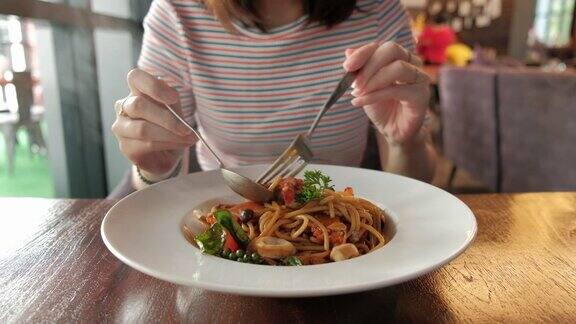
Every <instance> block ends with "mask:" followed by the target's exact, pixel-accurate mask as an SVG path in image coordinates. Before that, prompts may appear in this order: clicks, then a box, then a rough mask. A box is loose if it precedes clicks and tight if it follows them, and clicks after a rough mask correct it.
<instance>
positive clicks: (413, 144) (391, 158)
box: [376, 129, 437, 182]
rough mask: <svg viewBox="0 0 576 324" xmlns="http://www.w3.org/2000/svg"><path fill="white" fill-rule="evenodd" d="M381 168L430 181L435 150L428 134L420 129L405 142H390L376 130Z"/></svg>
mask: <svg viewBox="0 0 576 324" xmlns="http://www.w3.org/2000/svg"><path fill="white" fill-rule="evenodd" d="M376 133H377V135H376V137H377V140H378V150H379V152H380V161H381V164H382V169H383V170H384V171H387V172H391V173H395V174H399V175H403V176H407V177H410V178H414V179H417V180H421V181H424V182H431V181H432V178H433V177H434V171H435V168H436V158H437V155H436V150H435V149H434V146H433V145H432V143H431V140H430V136H429V134H428V133H427V131H426V130H425V129H422V130H421V131H420V133H419V134H418V135H417V136H414V138H413V139H412V140H410V141H408V142H406V143H403V144H396V143H390V142H389V141H388V140H386V138H385V137H384V135H382V134H380V133H379V132H376Z"/></svg>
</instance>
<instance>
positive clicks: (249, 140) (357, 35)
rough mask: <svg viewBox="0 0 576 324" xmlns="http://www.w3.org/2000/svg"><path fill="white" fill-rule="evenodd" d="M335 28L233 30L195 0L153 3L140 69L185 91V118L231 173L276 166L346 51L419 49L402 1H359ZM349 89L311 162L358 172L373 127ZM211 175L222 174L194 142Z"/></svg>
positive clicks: (301, 24)
mask: <svg viewBox="0 0 576 324" xmlns="http://www.w3.org/2000/svg"><path fill="white" fill-rule="evenodd" d="M357 5H358V9H359V10H358V9H356V10H354V12H353V14H352V15H351V16H350V17H349V18H348V19H347V20H346V21H345V22H342V23H340V24H338V25H336V26H334V27H332V28H330V29H327V28H326V27H325V26H321V25H319V24H318V23H312V24H307V21H306V18H307V17H305V16H304V17H302V18H300V19H298V20H297V21H295V22H293V23H290V24H288V25H285V26H282V27H279V28H275V29H272V30H270V31H268V32H266V33H264V32H261V31H259V30H257V29H253V28H249V27H245V26H242V25H240V24H235V27H236V29H237V30H238V32H237V33H236V34H232V33H230V32H228V31H227V30H226V29H225V28H224V27H223V26H222V25H221V24H220V23H219V22H218V21H217V20H216V19H215V18H214V17H213V16H212V15H211V14H210V13H209V12H208V11H207V9H206V8H205V7H204V6H203V5H202V4H199V3H198V2H196V1H192V0H155V1H154V2H153V4H152V6H151V9H150V11H149V13H148V15H147V16H146V18H145V20H144V28H145V32H144V40H143V47H142V53H141V55H140V59H139V67H140V68H141V69H143V70H145V71H148V72H150V73H152V74H154V75H156V76H159V77H161V78H162V79H163V80H165V81H166V82H168V84H170V85H171V86H172V87H174V88H175V89H177V90H178V92H179V93H180V99H181V104H182V109H183V114H184V117H185V118H186V119H187V120H189V121H191V122H192V121H193V122H195V123H196V124H197V126H198V129H199V130H200V132H201V133H202V135H204V136H205V137H206V139H207V141H208V142H209V144H211V145H212V146H214V148H215V150H216V153H218V154H219V155H220V156H221V157H222V159H223V161H224V163H225V164H226V165H227V166H239V165H250V164H261V163H270V162H271V161H273V160H274V159H275V158H276V157H277V156H278V155H279V154H281V153H282V152H283V151H284V149H285V148H286V147H287V146H288V145H289V144H290V142H291V141H292V139H293V138H294V137H295V136H296V135H297V134H299V133H303V132H305V131H307V129H308V128H309V127H310V125H311V124H312V121H313V120H314V117H315V115H316V114H317V112H318V111H319V109H320V108H321V106H322V104H323V103H324V102H325V101H326V100H327V98H328V96H329V95H330V93H331V91H332V90H333V89H334V87H335V86H336V84H337V83H338V81H339V79H340V78H341V77H342V75H343V73H344V71H343V69H342V63H343V62H344V59H345V55H344V51H345V50H346V49H347V48H357V47H360V46H362V45H365V44H367V43H370V42H373V41H378V42H385V41H395V42H397V43H399V44H400V45H402V46H404V47H406V48H408V49H410V50H413V38H412V34H411V30H410V26H409V19H408V16H407V14H406V12H405V11H404V9H403V8H402V6H401V4H400V3H399V0H380V1H374V0H370V1H367V0H359V1H358V4H357ZM351 99H352V96H351V94H350V91H348V92H347V93H346V94H345V95H344V96H343V97H342V98H341V99H340V100H339V101H338V102H337V103H336V104H335V105H334V106H333V107H332V108H331V109H330V110H329V111H328V112H327V114H326V115H325V116H324V118H323V119H322V121H321V122H320V124H319V126H318V128H317V129H316V132H315V134H314V136H313V138H312V146H313V150H314V162H316V163H325V164H339V165H348V166H359V165H360V163H361V162H362V157H363V155H364V150H365V147H366V142H367V136H368V127H369V124H370V123H369V120H368V118H367V116H366V115H365V113H364V111H363V110H362V109H358V108H355V107H353V106H352V105H351V103H350V101H351ZM196 151H197V155H198V161H199V163H200V166H201V167H202V169H204V170H208V169H214V168H216V167H217V164H216V162H215V160H214V159H213V158H212V156H211V155H210V153H209V151H208V150H207V149H206V148H205V147H203V146H202V145H196Z"/></svg>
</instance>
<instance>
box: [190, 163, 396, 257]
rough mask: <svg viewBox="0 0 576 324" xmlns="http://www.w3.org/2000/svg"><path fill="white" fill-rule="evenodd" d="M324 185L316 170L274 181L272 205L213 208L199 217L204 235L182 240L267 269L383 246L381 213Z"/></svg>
mask: <svg viewBox="0 0 576 324" xmlns="http://www.w3.org/2000/svg"><path fill="white" fill-rule="evenodd" d="M329 182H330V178H329V177H327V176H325V175H322V174H321V173H320V172H319V171H307V172H306V173H305V175H304V179H295V178H283V179H280V178H277V179H274V180H273V181H272V183H271V184H270V189H271V190H273V191H274V193H275V197H276V199H275V200H274V201H271V202H268V203H264V204H259V203H254V202H244V203H241V204H237V205H219V206H215V207H214V208H212V210H211V212H209V213H206V214H203V215H201V216H200V220H202V221H203V222H204V223H205V224H206V226H207V229H206V231H205V232H203V233H200V234H198V235H196V236H194V237H193V236H192V235H191V231H190V230H189V229H187V228H186V229H185V233H186V236H187V238H188V239H189V240H191V241H193V242H195V243H196V244H197V245H198V246H199V247H200V248H201V249H202V250H203V251H204V252H205V253H208V254H214V255H219V256H222V257H225V258H228V259H233V260H237V261H242V262H253V263H265V264H271V265H307V264H319V263H325V262H331V261H342V260H346V259H350V258H353V257H356V256H359V255H362V254H366V253H369V252H372V251H374V250H376V249H379V248H381V247H382V246H384V245H385V244H386V238H385V235H384V227H385V224H386V215H385V213H384V212H383V211H382V210H381V209H380V208H379V207H378V206H376V205H374V204H373V203H371V202H369V201H367V200H365V199H362V198H359V197H356V196H355V195H354V192H353V190H352V188H350V187H348V188H346V189H344V190H343V191H336V190H334V189H333V188H332V187H331V186H329ZM206 234H210V235H206Z"/></svg>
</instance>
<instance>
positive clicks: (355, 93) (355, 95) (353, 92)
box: [350, 89, 360, 97]
mask: <svg viewBox="0 0 576 324" xmlns="http://www.w3.org/2000/svg"><path fill="white" fill-rule="evenodd" d="M350 94H351V95H353V96H354V97H358V95H359V94H360V90H358V89H354V90H352V92H350Z"/></svg>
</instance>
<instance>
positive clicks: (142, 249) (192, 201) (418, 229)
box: [102, 165, 476, 297]
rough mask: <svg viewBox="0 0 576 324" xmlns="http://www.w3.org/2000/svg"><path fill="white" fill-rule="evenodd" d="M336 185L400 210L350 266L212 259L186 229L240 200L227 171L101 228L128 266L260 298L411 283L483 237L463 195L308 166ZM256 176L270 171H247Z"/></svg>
mask: <svg viewBox="0 0 576 324" xmlns="http://www.w3.org/2000/svg"><path fill="white" fill-rule="evenodd" d="M307 169H319V170H322V171H323V172H324V173H326V174H328V175H330V176H331V177H332V179H333V180H334V181H333V183H334V185H335V186H336V189H339V188H344V187H346V186H351V187H353V188H354V193H355V194H356V195H358V196H360V197H364V198H366V199H369V200H370V201H372V202H374V203H376V204H377V205H379V206H380V207H382V208H384V209H385V210H387V211H388V212H390V213H391V214H392V222H393V223H394V230H395V233H394V236H393V237H392V239H391V241H390V242H389V243H387V244H386V245H385V246H384V247H383V248H381V249H379V250H377V251H375V252H372V253H369V254H367V255H364V256H361V257H358V258H354V259H351V260H348V261H343V262H336V263H327V264H321V265H310V266H302V267H271V266H263V265H253V264H245V263H240V262H234V261H229V260H225V259H222V258H218V257H213V256H207V255H204V254H202V253H201V252H200V250H198V249H197V248H196V247H194V246H193V245H191V244H190V243H188V241H186V239H185V238H184V236H183V235H182V233H181V229H180V228H181V225H182V222H183V221H184V219H185V215H186V214H187V213H188V212H189V211H190V210H191V209H193V208H196V207H198V206H203V204H204V205H205V203H206V202H207V201H210V200H212V201H213V200H214V199H220V198H222V197H234V195H233V194H232V192H231V191H230V190H229V189H228V188H227V187H226V186H225V184H224V182H223V180H222V179H221V177H220V173H219V172H202V173H194V174H191V175H188V176H185V177H180V178H177V179H172V180H169V181H165V182H162V183H159V184H156V185H153V186H150V187H148V188H146V189H144V190H141V191H138V192H136V193H134V194H132V195H130V196H128V197H126V198H124V199H122V200H121V201H120V202H118V204H116V205H115V206H114V207H113V208H112V209H110V211H109V212H108V214H107V215H106V217H105V218H104V221H103V222H102V239H103V240H104V243H105V244H106V246H107V247H108V248H109V249H110V251H111V252H112V253H113V254H114V255H115V256H116V257H118V258H119V259H120V260H122V261H123V262H124V263H126V264H128V265H129V266H131V267H133V268H135V269H137V270H139V271H141V272H144V273H146V274H148V275H151V276H153V277H156V278H159V279H162V280H166V281H170V282H173V283H176V284H181V285H187V286H196V287H200V288H204V289H208V290H215V291H221V292H226V293H233V294H242V295H254V296H276V297H289V296H322V295H336V294H343V293H350V292H357V291H363V290H369V289H375V288H380V287H385V286H389V285H393V284H397V283H400V282H403V281H407V280H410V279H413V278H416V277H418V276H421V275H423V274H425V273H428V272H430V271H433V270H434V269H436V268H438V267H440V266H442V265H444V264H446V263H447V262H449V261H450V260H452V259H453V258H455V257H456V256H458V255H459V254H460V253H462V252H463V251H464V249H466V247H467V246H468V245H469V244H470V243H471V242H472V240H473V239H474V236H475V234H476V219H475V218H474V215H473V214H472V212H471V211H470V209H469V208H468V207H467V206H466V205H465V204H464V203H462V202H461V201H460V200H458V199H457V198H456V197H454V196H452V195H450V194H448V193H446V192H444V191H442V190H440V189H438V188H436V187H433V186H431V185H428V184H425V183H422V182H419V181H416V180H412V179H409V178H405V177H401V176H397V175H392V174H389V173H384V172H379V171H372V170H364V169H356V168H348V167H340V166H327V165H310V166H309V167H308V168H307ZM239 170H241V173H243V174H245V175H248V176H252V177H255V176H256V175H258V174H259V173H260V171H262V167H250V168H242V169H239Z"/></svg>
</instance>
